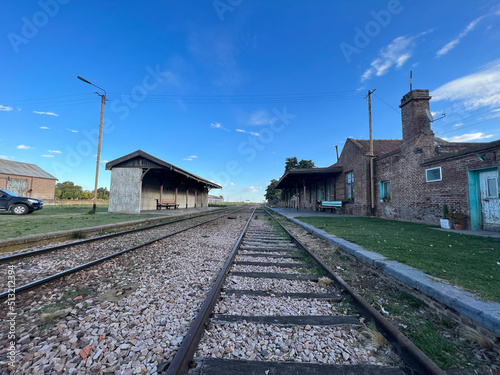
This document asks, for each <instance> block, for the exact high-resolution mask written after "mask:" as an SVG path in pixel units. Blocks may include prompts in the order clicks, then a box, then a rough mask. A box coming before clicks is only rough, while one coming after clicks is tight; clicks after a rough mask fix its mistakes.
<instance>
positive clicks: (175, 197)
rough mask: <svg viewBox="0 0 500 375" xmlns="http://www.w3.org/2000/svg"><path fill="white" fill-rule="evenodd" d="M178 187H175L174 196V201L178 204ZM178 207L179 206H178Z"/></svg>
mask: <svg viewBox="0 0 500 375" xmlns="http://www.w3.org/2000/svg"><path fill="white" fill-rule="evenodd" d="M177 189H178V186H176V187H175V196H174V203H175V204H177ZM176 208H177V206H176Z"/></svg>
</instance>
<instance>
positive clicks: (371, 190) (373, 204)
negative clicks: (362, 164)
mask: <svg viewBox="0 0 500 375" xmlns="http://www.w3.org/2000/svg"><path fill="white" fill-rule="evenodd" d="M375 90H376V89H375ZM375 90H372V91H370V90H368V95H367V97H368V122H369V126H370V155H369V157H370V205H371V210H370V213H371V215H372V216H373V215H375V186H374V175H373V174H374V173H373V158H374V156H375V155H374V154H373V134H372V94H373V93H374V92H375Z"/></svg>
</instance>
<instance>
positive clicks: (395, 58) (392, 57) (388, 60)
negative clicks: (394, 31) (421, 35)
mask: <svg viewBox="0 0 500 375" xmlns="http://www.w3.org/2000/svg"><path fill="white" fill-rule="evenodd" d="M415 38H416V37H407V36H400V37H397V38H396V39H394V40H393V41H392V42H391V43H390V44H389V45H388V46H386V47H384V48H382V49H381V50H380V51H379V53H378V57H377V58H376V59H375V60H373V61H372V62H371V63H370V68H368V69H367V70H366V71H365V72H364V73H363V75H362V76H361V82H364V81H366V80H368V79H370V78H372V77H373V75H376V76H377V77H380V76H383V75H384V74H386V73H387V72H388V71H389V69H390V68H392V67H393V66H395V67H396V68H401V67H402V66H403V65H404V63H405V62H406V61H408V59H409V58H410V57H411V55H412V53H413V51H412V47H413V44H414V43H413V41H414V39H415Z"/></svg>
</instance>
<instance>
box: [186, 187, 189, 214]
mask: <svg viewBox="0 0 500 375" xmlns="http://www.w3.org/2000/svg"><path fill="white" fill-rule="evenodd" d="M188 199H189V186H187V185H186V209H187V208H188Z"/></svg>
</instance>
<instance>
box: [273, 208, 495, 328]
mask: <svg viewBox="0 0 500 375" xmlns="http://www.w3.org/2000/svg"><path fill="white" fill-rule="evenodd" d="M272 210H273V211H275V212H277V213H279V214H281V215H283V216H285V217H286V218H288V219H290V220H291V221H292V222H294V223H296V224H298V225H300V226H301V227H303V228H305V229H307V230H308V231H310V232H312V233H313V234H315V235H317V236H319V237H321V238H323V239H325V240H326V241H328V242H330V243H332V244H334V245H336V246H338V247H339V248H341V249H342V250H344V251H346V252H348V253H350V254H352V255H354V256H355V257H357V258H359V259H361V260H363V261H365V262H366V263H369V264H371V265H372V266H374V267H377V268H378V269H380V270H382V271H384V272H385V273H387V274H389V275H391V276H393V277H395V278H396V279H398V280H400V281H402V282H404V283H405V284H407V285H409V286H410V287H412V288H415V289H417V290H419V291H420V292H422V293H424V294H426V295H428V296H430V297H432V298H434V299H436V300H437V301H439V302H441V303H442V304H444V305H446V306H448V307H450V308H451V309H453V310H455V311H458V312H459V313H461V314H463V315H465V316H467V317H469V318H470V319H472V320H473V321H475V322H476V323H478V324H480V325H482V326H484V327H486V328H487V329H489V330H491V331H493V332H495V333H496V334H497V335H500V303H493V302H484V301H481V300H479V299H478V297H477V296H475V295H474V294H472V293H469V292H466V291H464V290H461V289H459V288H457V287H454V286H451V285H449V284H447V283H446V282H445V281H441V280H440V279H439V278H436V277H431V276H429V275H427V274H425V273H423V272H422V271H419V270H417V269H415V268H413V267H410V266H407V265H404V264H402V263H399V262H396V261H392V260H387V259H386V258H385V257H384V256H382V255H380V254H378V253H375V252H373V251H368V250H365V249H363V248H362V247H361V246H359V245H356V244H353V243H352V242H349V241H346V240H343V239H342V238H339V237H337V236H335V235H333V234H328V233H326V232H325V231H324V230H322V229H318V228H316V227H314V226H312V225H309V224H306V223H303V222H301V221H299V220H297V219H296V217H300V216H302V217H311V216H329V217H332V216H343V215H335V214H333V215H332V214H329V213H326V214H325V213H323V212H314V211H304V210H301V211H300V210H299V211H297V210H296V209H295V210H294V209H283V208H281V209H280V208H278V209H272ZM455 232H456V231H455ZM462 232H465V231H460V233H462ZM467 232H472V231H467ZM490 233H491V232H487V234H490ZM474 234H475V235H481V234H476V233H475V231H474Z"/></svg>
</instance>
